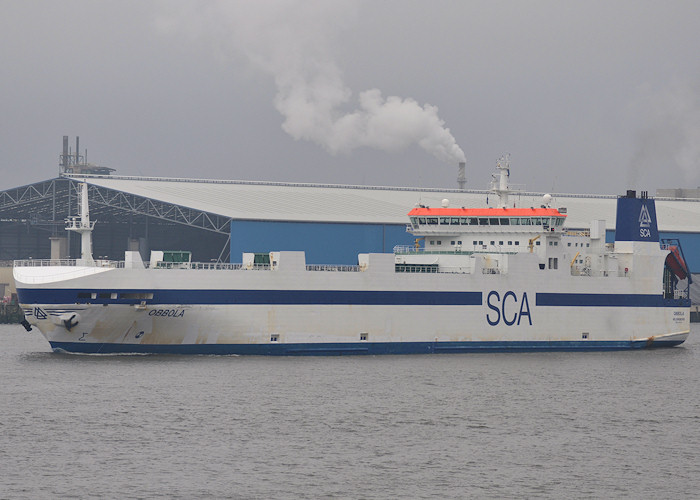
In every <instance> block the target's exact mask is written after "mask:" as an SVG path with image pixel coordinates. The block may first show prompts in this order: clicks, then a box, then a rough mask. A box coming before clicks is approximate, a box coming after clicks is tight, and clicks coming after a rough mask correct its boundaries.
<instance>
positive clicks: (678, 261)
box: [666, 245, 688, 280]
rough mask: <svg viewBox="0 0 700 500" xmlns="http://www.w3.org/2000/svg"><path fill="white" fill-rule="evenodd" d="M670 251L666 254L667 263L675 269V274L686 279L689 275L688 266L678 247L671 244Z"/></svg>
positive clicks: (670, 267)
mask: <svg viewBox="0 0 700 500" xmlns="http://www.w3.org/2000/svg"><path fill="white" fill-rule="evenodd" d="M668 250H669V253H668V255H667V256H666V265H667V266H668V267H669V269H671V271H673V274H675V275H676V276H678V279H681V280H684V279H685V278H686V277H687V276H688V266H686V265H685V261H684V260H683V257H681V253H680V252H679V251H678V247H677V246H675V245H671V246H669V247H668Z"/></svg>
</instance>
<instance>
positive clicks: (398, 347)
mask: <svg viewBox="0 0 700 500" xmlns="http://www.w3.org/2000/svg"><path fill="white" fill-rule="evenodd" d="M50 343H51V347H52V348H53V349H54V350H55V351H58V352H70V353H82V354H217V355H231V354H240V355H263V356H343V355H365V354H370V355H375V354H438V353H474V352H537V351H619V350H627V349H640V348H645V347H671V346H675V345H679V344H681V343H683V340H673V341H670V340H669V341H654V342H653V343H648V342H647V341H646V340H638V341H628V340H621V341H614V340H611V341H592V340H583V341H552V342H546V341H541V342H507V341H504V342H352V343H318V344H311V343H304V344H184V345H183V344H103V343H92V342H50Z"/></svg>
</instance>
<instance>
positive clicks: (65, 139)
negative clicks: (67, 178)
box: [61, 135, 68, 172]
mask: <svg viewBox="0 0 700 500" xmlns="http://www.w3.org/2000/svg"><path fill="white" fill-rule="evenodd" d="M67 166H68V136H67V135H64V136H63V154H62V155H61V167H62V168H61V171H62V172H65V171H66V167H67Z"/></svg>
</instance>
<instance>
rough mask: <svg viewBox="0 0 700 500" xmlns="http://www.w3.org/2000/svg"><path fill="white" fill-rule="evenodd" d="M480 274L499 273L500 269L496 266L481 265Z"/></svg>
mask: <svg viewBox="0 0 700 500" xmlns="http://www.w3.org/2000/svg"><path fill="white" fill-rule="evenodd" d="M481 273H482V274H501V270H500V269H499V268H497V267H482V268H481Z"/></svg>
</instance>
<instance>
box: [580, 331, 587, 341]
mask: <svg viewBox="0 0 700 500" xmlns="http://www.w3.org/2000/svg"><path fill="white" fill-rule="evenodd" d="M581 339H583V340H588V332H581Z"/></svg>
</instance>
